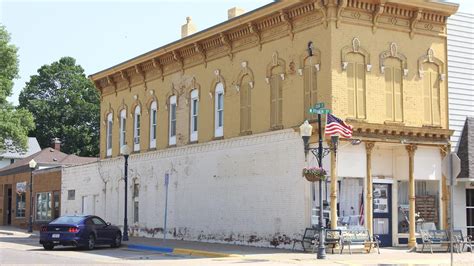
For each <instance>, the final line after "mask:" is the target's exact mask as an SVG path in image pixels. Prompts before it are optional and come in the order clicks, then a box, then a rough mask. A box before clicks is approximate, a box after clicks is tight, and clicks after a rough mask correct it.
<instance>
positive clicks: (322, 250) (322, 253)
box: [300, 114, 339, 259]
mask: <svg viewBox="0 0 474 266" xmlns="http://www.w3.org/2000/svg"><path fill="white" fill-rule="evenodd" d="M312 133H313V126H311V124H310V123H309V122H308V120H306V121H304V123H303V124H302V125H301V126H300V135H301V138H303V142H304V152H305V155H307V154H308V151H311V153H313V155H314V156H315V157H316V159H317V160H318V165H319V167H320V168H323V157H324V156H326V155H328V154H329V152H330V151H331V150H332V151H333V152H334V153H336V150H337V143H338V141H339V136H338V135H334V136H331V142H332V148H323V137H322V126H321V114H318V135H319V140H318V143H319V145H318V148H317V149H315V148H310V147H309V139H310V137H311V135H312ZM312 183H313V191H314V192H316V188H315V187H314V182H312ZM323 215H324V213H323V182H322V181H319V225H318V227H319V243H318V256H317V258H318V259H325V258H326V247H325V245H324V222H323Z"/></svg>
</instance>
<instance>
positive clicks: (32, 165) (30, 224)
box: [28, 159, 37, 233]
mask: <svg viewBox="0 0 474 266" xmlns="http://www.w3.org/2000/svg"><path fill="white" fill-rule="evenodd" d="M36 165H37V163H36V161H35V160H34V159H31V161H30V162H29V166H30V170H31V171H30V218H29V220H28V233H32V232H33V170H35V168H36Z"/></svg>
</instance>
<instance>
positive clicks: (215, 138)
mask: <svg viewBox="0 0 474 266" xmlns="http://www.w3.org/2000/svg"><path fill="white" fill-rule="evenodd" d="M223 139H224V136H220V137H213V138H212V140H223Z"/></svg>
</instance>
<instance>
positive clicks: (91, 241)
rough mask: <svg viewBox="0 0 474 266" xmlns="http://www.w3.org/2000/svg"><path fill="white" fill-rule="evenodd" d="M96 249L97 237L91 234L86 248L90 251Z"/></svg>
mask: <svg viewBox="0 0 474 266" xmlns="http://www.w3.org/2000/svg"><path fill="white" fill-rule="evenodd" d="M94 247H95V236H94V234H90V235H89V238H88V239H87V246H86V248H87V249H88V250H93V249H94Z"/></svg>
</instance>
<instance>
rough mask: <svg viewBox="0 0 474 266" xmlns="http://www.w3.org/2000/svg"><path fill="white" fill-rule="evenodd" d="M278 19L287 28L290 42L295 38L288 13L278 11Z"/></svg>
mask: <svg viewBox="0 0 474 266" xmlns="http://www.w3.org/2000/svg"><path fill="white" fill-rule="evenodd" d="M280 18H281V21H282V22H283V23H285V24H286V25H287V26H288V34H289V35H290V38H291V40H293V38H294V37H295V33H294V32H293V23H292V21H291V19H290V16H289V15H288V12H286V11H284V10H281V11H280Z"/></svg>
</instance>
